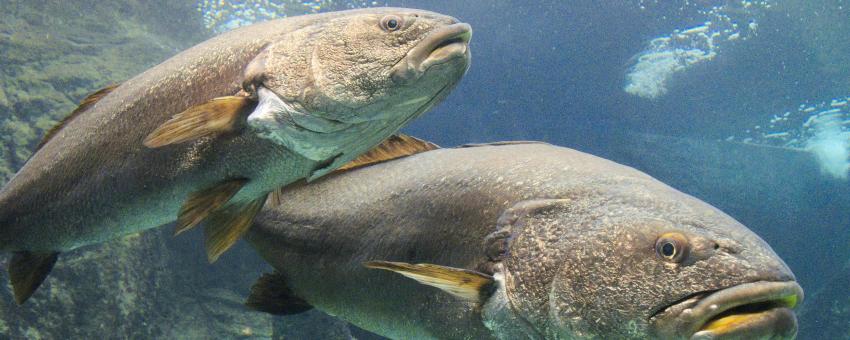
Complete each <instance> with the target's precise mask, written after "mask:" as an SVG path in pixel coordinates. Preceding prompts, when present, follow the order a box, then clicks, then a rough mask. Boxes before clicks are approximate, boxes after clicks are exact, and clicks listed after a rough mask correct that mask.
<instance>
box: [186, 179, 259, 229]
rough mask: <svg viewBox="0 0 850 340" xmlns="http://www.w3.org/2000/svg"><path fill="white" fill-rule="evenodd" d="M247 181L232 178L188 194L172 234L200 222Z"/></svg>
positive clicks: (190, 227) (231, 196)
mask: <svg viewBox="0 0 850 340" xmlns="http://www.w3.org/2000/svg"><path fill="white" fill-rule="evenodd" d="M247 182H248V180H246V179H242V178H240V179H233V180H229V181H225V182H222V183H220V184H218V185H216V186H214V187H212V188H209V189H204V190H201V191H198V192H194V193H192V194H190V195H189V198H187V199H186V202H184V203H183V206H181V207H180V213H179V214H178V215H177V224H176V225H175V227H174V235H175V236H176V235H179V234H180V233H182V232H184V231H186V230H189V229H192V228H193V227H194V226H196V225H198V224H199V223H201V221H203V220H204V219H206V218H207V217H208V216H209V215H210V214H212V212H213V211H215V210H216V209H219V208H221V207H222V206H224V204H225V203H227V202H228V201H230V199H231V198H233V196H234V195H236V193H237V192H239V189H242V187H243V186H245V183H247Z"/></svg>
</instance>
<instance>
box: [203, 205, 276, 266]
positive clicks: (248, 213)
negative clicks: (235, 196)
mask: <svg viewBox="0 0 850 340" xmlns="http://www.w3.org/2000/svg"><path fill="white" fill-rule="evenodd" d="M266 196H268V195H263V196H262V197H259V198H257V199H255V200H253V201H250V202H244V203H234V204H231V205H229V206H225V207H223V208H221V209H218V210H215V211H213V212H212V213H211V214H210V217H209V218H208V219H207V222H206V225H205V226H204V246H205V247H206V249H207V259H208V260H209V261H210V263H212V262H215V261H216V260H217V259H218V257H219V256H221V254H224V252H225V251H227V250H228V249H230V247H232V246H233V244H234V243H236V241H238V240H239V238H241V237H242V235H243V234H245V232H246V231H248V228H249V227H250V226H251V222H252V221H253V220H254V216H256V215H257V213H258V212H259V211H260V208H262V207H263V204H264V203H265V202H266Z"/></svg>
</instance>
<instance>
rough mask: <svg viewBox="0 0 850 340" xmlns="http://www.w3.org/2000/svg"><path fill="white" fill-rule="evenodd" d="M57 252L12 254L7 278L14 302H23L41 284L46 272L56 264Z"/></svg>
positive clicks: (20, 252)
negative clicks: (10, 284)
mask: <svg viewBox="0 0 850 340" xmlns="http://www.w3.org/2000/svg"><path fill="white" fill-rule="evenodd" d="M58 257H59V253H58V252H55V253H37V252H29V251H19V252H15V254H14V255H12V259H11V260H10V261H9V279H10V281H11V282H12V290H13V292H14V295H15V302H16V303H18V305H21V304H23V303H24V302H25V301H27V299H29V298H30V296H32V294H33V293H35V291H36V289H38V287H39V286H41V283H42V282H44V279H45V278H47V274H49V273H50V270H51V269H53V265H54V264H56V259H57V258H58Z"/></svg>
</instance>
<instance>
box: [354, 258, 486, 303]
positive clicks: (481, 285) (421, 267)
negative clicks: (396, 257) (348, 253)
mask: <svg viewBox="0 0 850 340" xmlns="http://www.w3.org/2000/svg"><path fill="white" fill-rule="evenodd" d="M363 265H364V266H365V267H367V268H373V269H383V270H389V271H392V272H395V273H398V274H401V275H404V276H406V277H409V278H411V279H414V280H416V281H418V282H419V283H421V284H424V285H428V286H431V287H436V288H439V289H440V290H442V291H444V292H447V293H449V294H451V295H454V296H456V297H459V298H461V299H464V300H467V301H471V302H479V303H480V302H482V301H483V300H484V298H486V297H487V295H489V293H490V291H491V289H492V287H493V282H495V280H494V279H493V277H492V276H490V275H487V274H484V273H480V272H477V271H474V270H469V269H463V268H453V267H446V266H440V265H436V264H428V263H419V264H410V263H405V262H389V261H370V262H364V263H363Z"/></svg>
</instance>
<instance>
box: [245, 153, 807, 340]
mask: <svg viewBox="0 0 850 340" xmlns="http://www.w3.org/2000/svg"><path fill="white" fill-rule="evenodd" d="M316 202H321V204H316ZM246 239H247V240H248V241H249V242H250V243H251V244H252V246H253V247H254V248H255V249H256V250H257V251H258V252H259V253H260V254H261V255H262V256H263V258H265V259H266V260H267V261H268V262H269V263H270V264H271V265H272V266H273V267H274V268H275V269H276V270H277V272H275V273H273V274H266V275H264V276H263V277H262V278H261V279H260V280H258V281H257V283H256V284H255V286H254V287H253V289H252V293H251V296H250V297H249V299H248V305H249V306H250V307H253V308H255V309H258V310H261V311H266V312H270V313H275V314H292V313H298V312H301V311H305V310H308V309H310V308H311V307H316V308H318V309H321V310H323V311H326V312H328V313H330V314H331V315H335V316H337V317H340V318H342V319H344V320H346V321H349V322H351V323H353V324H355V325H357V326H359V327H362V328H364V329H367V330H370V331H372V332H375V333H378V334H380V335H383V336H387V337H390V338H394V339H429V338H439V339H492V338H499V339H591V338H592V339H632V338H634V339H688V338H689V339H709V338H712V339H767V338H770V339H787V338H793V337H794V335H795V333H796V329H797V325H796V318H795V314H794V312H793V310H792V309H793V308H794V307H795V306H796V305H797V304H799V303H801V301H802V298H803V292H802V290H801V288H800V287H799V286H798V285H797V283H796V282H795V278H794V275H793V274H792V273H791V271H790V270H789V268H788V267H787V266H786V265H785V263H784V262H783V261H782V260H781V259H780V258H779V257H778V256H777V255H776V254H775V253H774V252H773V250H771V248H770V246H768V245H767V244H766V243H765V242H764V241H762V240H761V239H760V238H759V237H758V236H756V235H755V234H754V233H752V232H751V231H750V230H748V229H747V228H746V227H744V226H743V225H741V224H740V223H738V222H737V221H735V220H734V219H732V218H731V217H729V216H727V215H726V214H724V213H723V212H721V211H719V210H717V209H716V208H714V207H712V206H710V205H708V204H706V203H704V202H702V201H700V200H697V199H695V198H693V197H691V196H688V195H685V194H683V193H681V192H679V191H676V190H675V189H673V188H670V187H668V186H666V185H664V184H663V183H661V182H659V181H657V180H655V179H653V178H651V177H649V176H647V175H646V174H643V173H641V172H639V171H637V170H634V169H632V168H629V167H626V166H622V165H619V164H616V163H613V162H610V161H607V160H604V159H601V158H597V157H594V156H591V155H588V154H584V153H581V152H578V151H574V150H570V149H566V148H561V147H555V146H551V145H546V144H531V143H516V144H503V145H498V144H497V145H481V146H474V147H466V148H458V149H442V150H436V151H429V152H425V153H420V154H417V155H415V156H410V157H408V158H403V159H400V160H395V161H391V162H386V163H383V164H377V165H373V166H369V167H365V168H361V169H357V170H352V171H350V172H347V173H343V174H340V175H333V176H329V177H326V178H323V179H322V180H320V181H318V182H314V183H312V184H309V185H301V186H299V187H297V188H291V190H289V191H288V194H287V199H286V200H285V201H282V202H281V204H280V205H278V206H268V207H267V208H266V209H264V210H263V211H261V213H260V214H259V215H258V217H257V219H255V225H254V226H253V227H252V229H251V230H250V231H249V232H248V234H247V236H246ZM364 264H365V266H364ZM367 267H368V268H367ZM370 268H371V269H370ZM376 269H385V270H388V271H384V270H376ZM393 272H395V273H398V274H401V275H396V274H394V273H393ZM402 275H404V276H407V277H410V278H413V279H414V280H416V281H414V280H410V279H408V278H405V277H402ZM417 281H418V282H421V283H423V284H425V285H429V286H433V287H436V288H437V289H435V288H431V287H427V286H425V285H420V284H419V283H417ZM441 290H442V292H441ZM447 293H448V294H447ZM450 295H454V296H450Z"/></svg>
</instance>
